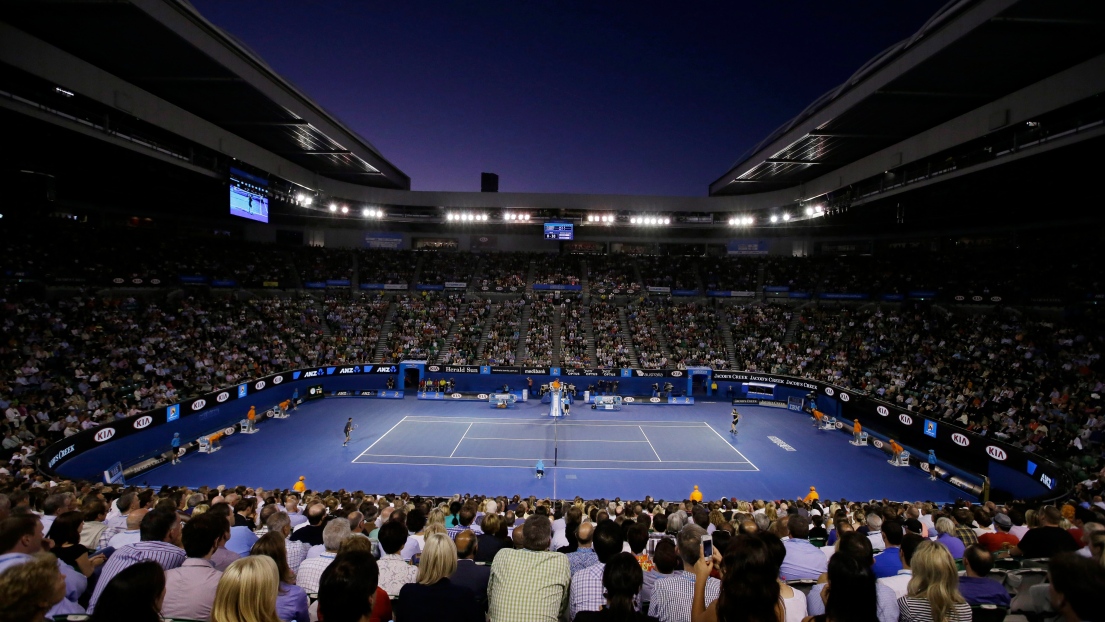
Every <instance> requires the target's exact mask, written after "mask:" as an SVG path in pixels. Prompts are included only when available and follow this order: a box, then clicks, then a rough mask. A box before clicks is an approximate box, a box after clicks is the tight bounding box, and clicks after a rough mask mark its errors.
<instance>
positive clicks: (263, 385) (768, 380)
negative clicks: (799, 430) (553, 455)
mask: <svg viewBox="0 0 1105 622" xmlns="http://www.w3.org/2000/svg"><path fill="white" fill-rule="evenodd" d="M399 371H400V366H399V365H398V364H378V365H374V364H351V365H331V366H322V367H313V368H307V369H297V370H293V371H287V372H282V373H279V374H272V375H268V376H264V377H262V378H256V379H253V380H250V381H248V382H243V383H241V384H238V385H235V386H233V387H227V388H225V389H221V390H219V391H213V392H211V393H208V394H206V395H203V396H200V397H196V398H193V399H189V400H186V401H183V402H180V403H178V404H172V405H169V406H167V407H164V408H159V409H156V410H151V411H148V412H145V413H141V414H138V415H134V416H131V417H127V418H125V419H120V420H118V421H113V422H111V423H108V424H105V425H102V426H100V427H97V428H93V429H90V430H85V431H83V432H80V433H78V434H75V435H73V436H71V437H69V438H67V439H64V440H61V441H58V442H56V443H54V444H52V445H50V446H49V447H47V448H46V449H45V450H43V451H42V452H41V453H40V454H39V456H40V458H39V459H40V466H42V467H43V468H47V469H52V470H53V469H57V468H58V467H59V466H61V465H63V464H65V463H66V462H68V461H69V460H71V459H73V458H75V457H76V456H78V455H80V454H81V453H83V452H85V451H88V450H90V449H93V448H96V447H101V446H104V445H105V444H106V443H111V442H113V441H116V440H118V439H120V438H125V437H128V436H132V435H135V434H138V433H141V432H145V431H147V430H149V429H151V428H155V427H158V426H161V425H165V424H168V423H172V422H175V421H178V420H181V419H185V418H186V419H188V420H189V421H199V422H203V421H204V420H207V419H209V420H210V421H211V422H215V421H219V420H220V416H223V418H225V416H229V415H234V414H235V413H236V412H237V410H242V411H243V414H244V410H245V408H246V406H245V405H240V406H238V407H233V406H231V404H233V403H234V402H236V401H237V400H241V399H245V398H250V399H251V401H250V403H251V404H252V403H257V405H258V407H259V408H260V407H261V405H263V404H264V403H266V402H268V403H270V404H275V403H276V402H277V401H279V400H283V399H287V398H288V397H289V396H290V395H291V394H292V389H291V387H289V386H288V385H290V384H293V383H295V387H296V389H295V390H297V391H298V392H299V396H300V398H305V397H307V396H306V394H305V392H306V390H307V388H308V385H311V386H315V387H318V383H317V382H316V379H326V378H331V379H337V378H342V377H349V378H350V379H351V380H352V379H354V378H356V377H358V376H361V377H364V376H366V375H371V376H374V377H376V378H379V379H380V380H377V381H374V383H382V382H383V381H384V379H385V378H386V377H387V376H393V375H398V374H399ZM425 371H426V373H427V374H429V375H439V374H440V375H461V374H464V375H469V378H471V379H472V380H475V378H472V376H481V375H482V376H496V375H498V376H500V377H501V378H502V379H503V380H505V381H508V382H521V381H524V380H525V378H526V377H527V376H569V377H583V378H586V377H592V378H622V379H634V380H630V382H652V380H650V379H651V378H656V379H684V380H686V379H687V377H688V374H690V373H694V374H695V375H701V376H703V377H704V378H707V379H712V381H714V382H719V383H741V385H744V386H747V385H749V384H754V385H757V386H772V387H773V389H772V391H773V395H771V396H766V395H765V396H763V397H762V398H758V399H757V401H760V400H762V399H771V400H776V401H781V398H783V397H785V396H787V395H789V396H807V395H808V394H809V393H815V394H816V396H817V400H818V403H819V405H820V404H822V400H826V399H828V400H832V402H831V403H825V404H824V406H823V408H826V409H829V410H830V411H831V410H838V412H839V413H840V417H841V418H842V419H844V420H847V421H850V420H851V419H859V420H860V422H861V423H862V424H863V425H865V426H869V427H870V428H871V429H872V430H874V431H878V432H881V433H883V434H885V435H887V436H888V437H891V438H895V439H898V440H900V441H902V443H903V444H905V445H910V446H912V447H915V448H918V449H921V448H924V449H930V448H931V449H935V450H936V453H937V457H938V458H939V459H940V460H941V461H947V462H949V463H952V464H954V465H956V466H958V467H960V468H963V469H966V470H970V471H973V472H977V473H980V474H984V475H985V474H989V473H991V467H993V466H994V465H999V466H1000V467H1003V468H1005V469H1010V470H1012V471H1015V472H1018V473H1020V474H1021V476H1022V477H1021V478H1020V479H1019V481H1018V482H1017V483H1018V485H1020V484H1021V483H1024V484H1027V482H1028V481H1029V480H1030V481H1031V482H1034V483H1036V484H1038V490H1035V491H1030V490H1024V489H1018V490H1012V491H1006V492H1009V493H1010V494H1015V495H1016V496H1018V497H1021V498H1028V497H1039V496H1043V495H1046V494H1048V493H1051V494H1053V495H1054V494H1058V493H1060V492H1062V490H1059V489H1058V488H1059V487H1060V485H1061V483H1062V482H1063V481H1064V478H1063V477H1062V476H1063V472H1062V471H1061V469H1060V468H1059V467H1058V465H1056V464H1055V463H1054V462H1052V461H1050V460H1047V459H1045V458H1042V457H1039V456H1036V455H1034V454H1029V453H1027V452H1025V451H1023V450H1021V449H1019V448H1016V447H1013V446H1012V445H1008V444H1006V443H1003V442H1001V441H998V440H996V439H993V438H987V437H983V436H978V435H976V434H973V433H971V432H968V431H966V430H965V429H963V428H960V427H958V426H955V425H953V424H951V423H949V422H947V421H943V420H937V419H935V418H932V417H926V416H925V415H924V414H920V413H915V412H910V411H908V410H903V409H901V408H898V407H896V406H894V405H891V404H887V403H884V402H881V401H879V400H876V399H873V398H871V397H870V396H867V395H865V394H861V393H856V392H854V391H853V390H851V389H847V388H842V387H838V386H834V385H830V384H826V383H823V382H818V381H815V380H809V379H805V378H795V377H791V376H780V375H773V374H762V373H756V372H743V371H730V370H709V369H705V368H701V369H699V368H696V369H694V370H685V369H598V368H562V367H488V366H480V365H426V366H425ZM503 380H498V381H492V382H502V381H503ZM335 382H337V381H336V380H335ZM458 382H459V380H458ZM466 382H467V381H466ZM623 382H625V380H623ZM374 383H369V384H370V385H371V384H374ZM774 387H778V388H779V389H783V390H784V391H783V393H779V392H775V389H774ZM372 388H373V386H367V387H365V386H362V387H348V386H338V387H336V388H335V387H328V388H327V391H331V392H333V391H335V390H343V391H344V390H348V391H367V390H369V389H372ZM720 390H722V391H724V390H725V389H724V388H722V389H720ZM377 392H378V393H379V392H380V391H379V390H378V389H377ZM355 394H356V393H354V395H355ZM254 395H256V396H257V397H256V400H254V399H253V398H252V397H253V396H254ZM379 396H380V397H382V395H379ZM388 397H392V396H391V395H388ZM733 397H734V398H737V399H753V398H757V397H758V396H754V395H746V394H738V395H734V396H733ZM228 406H231V407H230V408H226V407H228ZM220 409H223V410H222V413H221V415H220ZM229 411H234V412H229ZM193 418H194V419H193ZM182 423H183V422H182ZM195 427H197V428H198V427H202V426H195ZM155 436H157V438H158V439H160V440H158V441H153V440H151V441H150V445H156V444H157V443H167V442H168V441H167V438H168V437H170V436H171V435H170V434H168V433H167V432H162V433H158V434H157V435H155ZM162 437H165V438H162ZM127 457H128V456H113V457H112V460H111V462H114V461H116V460H120V459H122V458H127ZM129 457H130V458H131V459H138V458H139V457H140V456H137V455H136V456H129ZM122 461H123V462H124V464H126V463H127V460H126V459H123V460H122ZM101 470H102V469H101Z"/></svg>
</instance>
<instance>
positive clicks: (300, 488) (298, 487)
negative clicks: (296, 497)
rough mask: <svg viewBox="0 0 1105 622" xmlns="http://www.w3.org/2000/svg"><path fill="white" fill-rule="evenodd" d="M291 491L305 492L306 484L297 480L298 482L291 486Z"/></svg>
mask: <svg viewBox="0 0 1105 622" xmlns="http://www.w3.org/2000/svg"><path fill="white" fill-rule="evenodd" d="M292 490H294V491H296V492H303V491H305V490H307V484H304V483H303V480H299V481H298V482H296V483H295V486H292Z"/></svg>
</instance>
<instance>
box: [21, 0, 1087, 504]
mask: <svg viewBox="0 0 1105 622" xmlns="http://www.w3.org/2000/svg"><path fill="white" fill-rule="evenodd" d="M1103 31H1105V15H1103V14H1102V9H1101V7H1099V6H1097V5H1096V4H1095V3H1079V2H1045V1H1042V0H1020V1H1009V2H1002V1H998V0H980V1H963V2H952V3H949V5H947V6H946V7H944V9H942V10H941V11H940V12H939V13H937V14H936V15H934V16H933V17H932V19H931V20H929V21H928V22H927V23H926V24H924V26H923V27H922V28H921V29H920V30H918V31H917V33H916V34H915V35H914V36H913V37H910V38H909V39H907V40H905V41H902V42H901V43H900V44H898V45H896V46H894V47H892V48H890V49H888V50H886V51H885V52H884V53H882V54H881V55H879V56H878V57H876V58H874V59H872V60H871V61H870V62H868V63H867V64H865V65H864V66H863V67H862V68H861V69H859V70H858V71H857V72H856V73H855V74H854V75H853V76H851V77H850V78H849V79H848V80H847V81H846V82H845V83H843V84H842V85H841V86H840V87H838V88H836V89H834V90H832V91H830V92H828V93H826V94H825V95H824V96H822V97H821V98H819V99H817V100H816V101H814V102H812V103H811V104H810V105H809V107H807V108H806V109H805V110H803V111H801V113H800V114H798V115H797V116H796V117H795V118H794V119H792V120H791V121H790V122H788V123H786V124H785V125H783V126H782V127H780V128H779V129H778V130H777V131H775V132H774V133H772V134H771V135H769V136H767V137H765V138H764V139H763V140H762V141H761V142H760V143H759V144H757V145H756V146H755V147H753V148H752V149H750V150H749V151H747V152H746V153H745V154H744V155H742V156H741V157H740V159H739V160H738V161H737V162H736V163H735V164H733V165H732V166H731V167H730V168H729V169H727V170H726V171H725V173H724V174H723V175H721V176H720V177H716V178H715V177H714V176H715V175H716V172H717V171H707V172H704V174H703V185H704V190H706V192H704V193H703V196H695V197H673V196H629V195H581V194H534V193H509V192H502V193H499V192H479V193H476V192H426V191H412V190H411V180H410V178H409V177H408V176H407V175H406V174H405V173H404V172H403V171H402V170H400V169H399V168H398V167H397V166H396V165H395V164H393V163H392V162H390V161H389V160H388V159H387V157H386V154H383V153H381V152H380V150H379V149H377V148H376V147H375V146H374V145H373V144H371V143H370V142H369V140H368V139H367V138H365V137H362V136H360V135H359V134H358V133H357V132H355V131H354V130H352V129H351V128H349V127H347V126H346V125H345V124H344V123H343V122H342V121H340V120H339V119H337V118H336V117H334V116H333V115H331V114H329V113H328V112H327V111H326V110H324V109H323V108H322V106H320V105H319V104H317V103H316V102H315V101H313V100H312V99H311V95H310V93H305V92H303V91H301V90H300V89H298V88H297V87H295V86H294V85H293V84H291V83H290V81H288V80H287V79H285V78H283V77H281V76H280V75H279V74H278V73H276V72H275V71H274V70H273V69H272V68H270V67H269V66H268V65H267V64H266V63H265V61H264V59H262V58H260V57H259V56H257V55H256V54H254V53H253V52H251V51H250V50H249V49H247V48H246V47H245V46H244V45H242V44H240V43H238V42H237V41H236V40H235V39H234V38H233V37H232V36H231V35H229V34H228V33H226V32H224V31H222V30H220V29H219V28H217V27H216V26H214V25H213V24H212V23H211V22H209V21H208V20H207V19H205V18H204V16H203V15H201V14H200V13H199V12H198V11H197V10H195V9H194V8H192V7H191V6H190V5H189V4H188V3H186V2H182V1H176V0H128V1H126V2H68V1H64V0H45V1H40V2H29V1H17V2H9V3H5V5H4V6H3V7H2V8H0V121H2V122H3V123H4V124H5V125H6V129H7V131H6V135H7V140H6V141H5V142H6V144H7V146H8V148H5V149H3V150H0V151H2V152H3V153H0V174H2V179H3V181H4V182H5V183H4V195H5V199H4V201H3V208H2V212H3V214H2V217H0V231H3V233H4V234H5V235H4V238H3V245H2V249H3V250H2V255H0V264H2V276H3V279H4V288H5V295H4V299H5V300H4V312H3V318H4V330H5V332H6V333H7V336H8V337H7V340H6V343H5V347H4V349H3V358H4V361H5V362H6V365H5V369H7V370H8V372H7V374H6V376H5V377H4V378H3V380H2V382H0V399H2V401H3V402H4V403H5V404H6V405H5V406H4V409H5V411H6V412H8V413H12V414H10V415H9V416H8V417H7V427H6V429H5V431H6V432H7V433H8V434H7V439H11V442H8V441H7V440H6V441H5V444H4V450H5V452H6V453H5V456H6V457H8V458H13V457H14V458H13V459H14V460H15V461H19V460H21V459H23V458H26V462H27V464H29V465H33V466H34V468H35V469H36V473H42V474H44V476H45V477H53V478H71V479H75V478H79V479H86V480H99V479H102V478H104V477H105V476H106V477H108V478H109V479H110V478H115V479H116V480H118V479H119V478H125V479H129V480H132V481H143V482H149V483H151V484H170V485H189V486H195V485H199V484H201V483H211V482H215V480H219V481H218V482H216V483H222V479H223V478H225V476H226V475H227V474H230V473H233V474H237V475H240V476H242V477H247V476H248V478H252V479H251V481H250V482H248V483H250V484H251V485H256V484H263V485H264V486H265V487H266V488H279V487H283V486H287V485H288V483H290V482H293V481H295V478H296V477H297V476H300V475H303V476H305V477H306V479H307V481H308V482H310V485H311V486H313V487H314V486H318V487H327V488H332V489H338V488H346V489H364V490H368V489H380V490H389V491H390V490H394V491H400V490H406V491H410V492H412V493H414V494H424V495H444V496H449V495H451V494H454V493H455V492H458V491H471V492H474V493H478V494H500V493H501V492H504V491H505V492H513V491H517V492H518V493H519V494H524V495H534V496H537V497H542V498H559V499H569V498H573V497H577V496H580V497H588V498H613V497H618V496H620V497H624V498H644V497H645V496H646V495H651V496H652V497H661V498H668V499H671V498H680V499H681V498H684V496H685V495H686V494H687V492H689V491H690V490H691V489H692V486H694V485H698V486H700V487H701V488H702V490H704V491H706V494H707V495H708V496H712V497H726V498H737V497H739V498H776V499H778V498H793V497H795V496H798V497H802V496H804V494H805V493H804V491H806V490H808V489H809V487H810V486H816V487H817V489H818V490H821V491H823V493H822V494H824V495H826V496H832V497H841V496H844V497H848V498H865V499H869V498H906V497H908V498H925V499H934V500H939V501H951V500H954V499H956V498H961V497H962V498H969V499H972V500H980V499H982V500H989V499H994V500H998V501H1007V500H1011V499H1032V500H1041V501H1044V500H1054V499H1064V498H1069V497H1070V496H1072V495H1075V496H1078V497H1079V498H1081V499H1083V500H1086V501H1089V500H1090V499H1092V497H1093V494H1095V493H1096V494H1101V492H1102V486H1103V479H1105V475H1102V473H1103V472H1105V471H1103V470H1102V468H1103V466H1105V462H1103V458H1102V449H1103V442H1105V419H1103V418H1102V416H1101V408H1102V397H1101V396H1102V393H1103V391H1105V384H1103V383H1105V369H1103V368H1102V363H1101V358H1100V354H1101V351H1102V348H1105V341H1103V337H1105V331H1103V330H1102V329H1103V327H1105V326H1103V322H1102V317H1101V308H1100V305H1101V304H1102V303H1103V302H1105V272H1103V266H1105V256H1103V253H1102V250H1101V249H1102V242H1103V241H1105V240H1103V233H1105V228H1103V221H1102V217H1101V210H1100V199H1099V198H1098V197H1097V193H1096V183H1095V182H1096V180H1097V175H1098V172H1099V169H1100V164H1101V163H1102V157H1101V155H1100V154H1101V150H1102V147H1103V145H1105V36H1103V35H1105V32H1103ZM135 50H144V51H145V53H135ZM720 164H721V163H719V170H720V168H721V167H720ZM711 178H714V181H712V183H709V182H710V179H711ZM553 400H556V401H555V402H554V401H553ZM734 413H738V416H739V423H734V422H733V420H734ZM550 415H553V416H550ZM347 420H352V421H353V422H354V426H355V427H353V428H349V429H345V430H344V432H345V436H344V437H343V436H342V434H340V433H339V432H340V431H342V430H343V427H342V426H343V425H344V424H346V422H347ZM174 435H179V436H178V438H179V439H180V440H179V441H177V444H175V445H174V444H173V439H174ZM26 436H29V438H25V437H26ZM343 438H344V443H345V444H344V445H343V444H342V442H343ZM20 452H23V453H22V455H21V454H20ZM930 452H932V454H933V455H934V456H935V457H934V458H932V459H931V460H930V458H929V455H930ZM178 459H179V462H180V463H179V464H177V461H178ZM538 461H540V462H541V464H542V465H543V472H544V473H543V474H544V475H545V477H542V478H536V477H534V470H535V467H536V465H537V463H538ZM930 476H931V477H930Z"/></svg>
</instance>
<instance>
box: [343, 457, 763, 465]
mask: <svg viewBox="0 0 1105 622" xmlns="http://www.w3.org/2000/svg"><path fill="white" fill-rule="evenodd" d="M368 457H369V458H436V459H438V460H450V459H453V460H519V461H522V462H526V461H531V462H537V460H538V459H537V458H498V457H485V456H411V455H407V454H370V455H369V456H368ZM551 459H552V458H541V460H551ZM560 461H561V462H613V463H616V464H656V461H655V460H608V459H596V460H586V459H583V458H561V459H560ZM358 464H364V463H358ZM381 464H405V463H403V462H383V463H381ZM664 464H699V462H698V461H696V460H668V461H667V462H665V463H664ZM710 464H752V463H751V462H749V461H747V460H736V461H733V462H721V461H718V460H711V461H710ZM443 466H445V465H443ZM457 466H464V465H463V464H459V465H457ZM752 466H755V465H752Z"/></svg>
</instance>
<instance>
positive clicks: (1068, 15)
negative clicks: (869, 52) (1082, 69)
mask: <svg viewBox="0 0 1105 622" xmlns="http://www.w3.org/2000/svg"><path fill="white" fill-rule="evenodd" d="M820 44H821V42H820V41H818V40H817V39H816V38H815V39H813V40H811V41H810V42H809V45H813V46H817V45H820ZM825 44H827V45H831V41H829V42H825ZM1103 52H1105V3H1103V2H1096V1H1094V2H1086V1H1084V0H952V1H951V2H949V3H948V4H947V5H945V6H944V7H943V8H942V9H941V10H940V11H939V12H937V13H936V15H934V16H933V17H932V18H931V19H930V20H929V21H928V22H927V23H925V25H924V26H922V27H921V29H920V30H919V31H917V33H916V34H914V35H913V36H912V37H910V38H908V39H906V40H904V41H902V42H900V43H898V44H896V45H894V46H892V47H890V48H889V49H887V50H886V51H884V52H883V53H882V54H880V55H878V56H876V57H875V58H874V59H872V60H871V61H869V62H868V63H867V64H866V65H864V66H863V67H861V68H860V69H859V71H857V72H856V73H855V74H854V75H852V77H850V78H849V79H848V80H847V81H846V82H844V84H842V85H840V86H838V87H837V88H835V89H833V90H831V91H829V92H828V93H826V94H824V95H822V96H821V97H820V98H818V99H817V100H816V101H814V102H813V103H812V104H810V105H809V107H807V108H806V109H805V110H803V111H802V112H801V113H800V114H798V116H796V117H794V118H793V119H791V120H790V121H788V122H787V123H786V124H784V125H783V126H782V127H780V128H779V129H777V130H776V131H775V132H774V133H772V134H771V135H770V136H768V137H767V138H766V139H764V140H763V141H762V142H760V143H759V144H758V145H756V146H755V147H753V148H752V149H750V150H749V151H748V152H746V153H745V154H744V155H743V156H741V158H740V159H739V160H738V161H737V163H736V164H734V165H733V166H732V167H731V168H730V169H729V171H727V172H726V173H725V174H724V175H722V176H721V177H720V178H719V179H718V180H717V181H714V182H713V183H712V184H710V194H711V195H712V196H718V195H737V194H752V193H758V192H763V191H767V190H776V189H779V188H785V187H791V186H797V185H799V184H802V183H805V182H807V181H810V180H812V179H815V178H817V177H820V176H822V175H824V174H825V173H827V172H829V171H832V170H833V169H836V168H838V167H841V166H844V165H846V164H850V163H852V162H855V161H856V160H858V159H860V158H863V157H865V156H867V155H870V154H872V153H875V152H877V151H879V150H881V149H885V148H886V147H889V146H891V145H894V144H896V143H898V142H900V141H902V140H903V139H906V138H909V137H911V136H914V135H916V134H919V133H921V132H924V131H925V130H927V129H929V128H932V127H934V126H936V125H939V124H941V123H944V122H946V121H948V120H950V119H953V118H955V117H958V116H959V115H962V114H964V113H967V112H969V111H971V110H974V109H976V108H978V107H979V106H982V105H984V104H986V103H987V102H990V101H993V100H995V99H997V98H998V97H1001V96H1003V95H1005V94H1008V93H1010V92H1013V91H1015V90H1017V89H1020V88H1023V87H1025V86H1028V85H1030V84H1033V83H1035V82H1037V81H1039V80H1042V79H1044V78H1046V77H1048V76H1050V75H1053V74H1055V73H1057V72H1059V71H1062V70H1063V69H1066V68H1068V67H1071V66H1073V65H1075V64H1077V63H1079V62H1083V61H1085V60H1087V59H1089V58H1093V57H1095V56H1097V55H1100V54H1102V53H1103ZM1001 125H1004V121H1003V120H1001V119H995V120H992V121H991V126H992V127H991V128H990V129H998V128H999V127H1000V126H1001Z"/></svg>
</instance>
